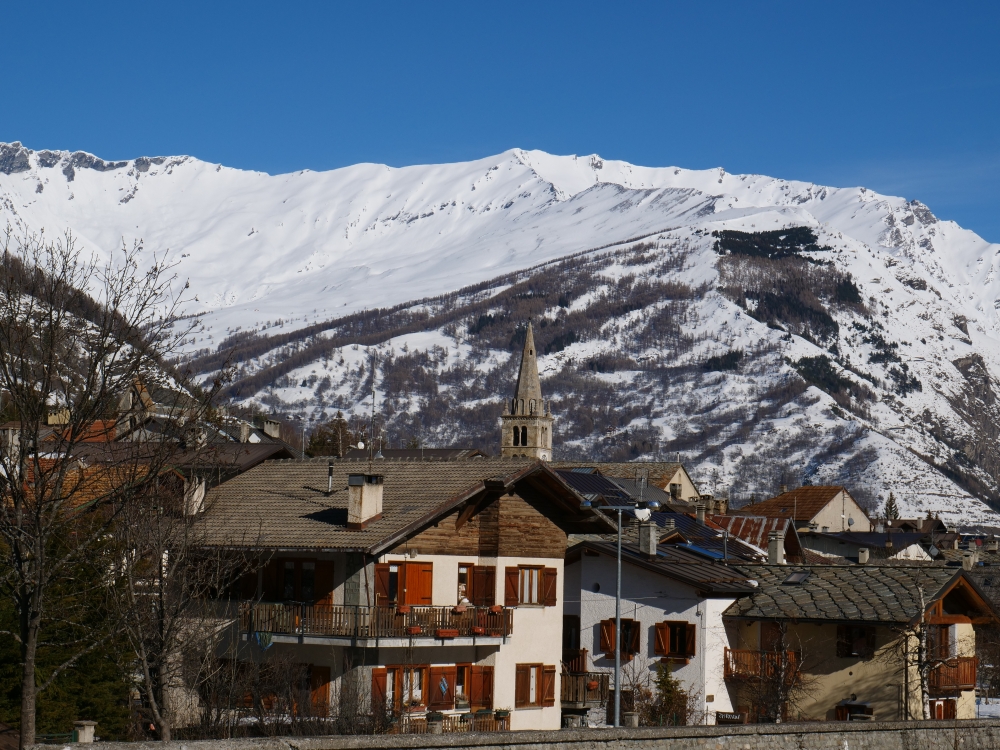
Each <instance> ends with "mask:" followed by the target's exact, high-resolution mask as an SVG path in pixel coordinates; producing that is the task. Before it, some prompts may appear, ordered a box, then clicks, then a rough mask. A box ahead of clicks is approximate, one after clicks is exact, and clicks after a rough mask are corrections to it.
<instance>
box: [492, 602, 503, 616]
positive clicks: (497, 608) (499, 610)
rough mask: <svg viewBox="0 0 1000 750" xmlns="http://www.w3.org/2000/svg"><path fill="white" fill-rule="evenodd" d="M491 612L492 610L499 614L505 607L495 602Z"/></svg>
mask: <svg viewBox="0 0 1000 750" xmlns="http://www.w3.org/2000/svg"><path fill="white" fill-rule="evenodd" d="M490 612H492V613H493V614H495V615H498V614H500V613H501V612H503V607H501V606H500V605H499V604H494V605H493V606H492V607H490Z"/></svg>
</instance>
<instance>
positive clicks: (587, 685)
mask: <svg viewBox="0 0 1000 750" xmlns="http://www.w3.org/2000/svg"><path fill="white" fill-rule="evenodd" d="M610 678H611V675H609V674H608V673H607V672H590V673H589V674H567V673H566V672H563V674H562V679H561V680H560V685H561V687H560V699H561V701H562V707H563V708H591V707H593V706H600V705H603V704H605V703H607V700H608V691H609V688H610V685H611V679H610Z"/></svg>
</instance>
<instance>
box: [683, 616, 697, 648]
mask: <svg viewBox="0 0 1000 750" xmlns="http://www.w3.org/2000/svg"><path fill="white" fill-rule="evenodd" d="M685 630H686V631H687V632H686V633H685V634H684V635H685V638H684V653H685V655H687V656H694V649H695V644H696V643H697V642H698V626H697V625H692V624H691V623H690V622H689V623H687V625H686V627H685Z"/></svg>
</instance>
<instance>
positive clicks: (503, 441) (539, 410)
mask: <svg viewBox="0 0 1000 750" xmlns="http://www.w3.org/2000/svg"><path fill="white" fill-rule="evenodd" d="M501 419H502V423H501V424H502V435H501V438H500V446H501V449H500V455H501V456H503V457H504V458H514V457H518V456H520V457H523V458H537V459H541V460H542V461H551V460H552V423H553V422H554V421H555V420H554V419H553V418H552V411H551V409H549V407H548V405H547V404H546V403H545V399H543V398H542V386H541V383H540V382H539V380H538V360H537V356H536V354H535V337H534V334H533V333H532V330H531V323H528V335H527V336H526V337H525V339H524V350H523V351H522V352H521V369H520V371H519V372H518V375H517V387H516V388H515V389H514V398H512V399H511V400H510V401H509V402H507V404H506V405H505V406H504V412H503V416H502V417H501Z"/></svg>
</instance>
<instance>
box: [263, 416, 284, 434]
mask: <svg viewBox="0 0 1000 750" xmlns="http://www.w3.org/2000/svg"><path fill="white" fill-rule="evenodd" d="M264 434H265V435H267V436H268V437H273V438H278V437H280V436H281V424H280V423H279V422H278V421H277V420H276V419H265V420H264Z"/></svg>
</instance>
